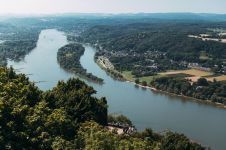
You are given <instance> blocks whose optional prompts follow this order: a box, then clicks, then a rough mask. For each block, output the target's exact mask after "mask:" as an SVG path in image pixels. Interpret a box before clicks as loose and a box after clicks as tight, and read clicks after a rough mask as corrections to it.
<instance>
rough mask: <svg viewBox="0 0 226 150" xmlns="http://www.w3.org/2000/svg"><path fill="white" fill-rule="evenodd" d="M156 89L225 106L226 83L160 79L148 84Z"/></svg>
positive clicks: (204, 80) (171, 78)
mask: <svg viewBox="0 0 226 150" xmlns="http://www.w3.org/2000/svg"><path fill="white" fill-rule="evenodd" d="M150 85H151V86H153V87H155V88H156V89H159V90H163V91H167V92H170V93H175V94H177V95H184V96H189V97H194V98H197V99H200V100H203V101H206V100H210V101H212V102H215V103H220V104H224V105H226V82H225V81H224V82H223V81H222V82H216V81H214V82H210V81H207V80H206V79H205V78H200V79H198V81H197V82H194V83H191V82H190V81H189V80H187V79H181V78H173V77H161V78H157V79H155V80H153V81H152V82H151V83H150Z"/></svg>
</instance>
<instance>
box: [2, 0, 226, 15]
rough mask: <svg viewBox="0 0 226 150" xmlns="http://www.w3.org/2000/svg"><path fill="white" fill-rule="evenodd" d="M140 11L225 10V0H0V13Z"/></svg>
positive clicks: (199, 11)
mask: <svg viewBox="0 0 226 150" xmlns="http://www.w3.org/2000/svg"><path fill="white" fill-rule="evenodd" d="M141 12H143V13H159V12H161V13H165V12H194V13H218V14H226V0H0V14H55V13H141Z"/></svg>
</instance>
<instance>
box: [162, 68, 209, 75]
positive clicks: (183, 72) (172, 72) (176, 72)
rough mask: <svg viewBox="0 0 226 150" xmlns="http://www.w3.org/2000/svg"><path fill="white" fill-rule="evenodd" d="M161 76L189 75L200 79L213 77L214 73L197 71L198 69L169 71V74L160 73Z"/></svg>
mask: <svg viewBox="0 0 226 150" xmlns="http://www.w3.org/2000/svg"><path fill="white" fill-rule="evenodd" d="M159 74H161V75H172V74H187V75H190V76H198V77H204V76H211V75H213V73H212V72H207V71H201V70H197V69H188V70H176V71H168V72H162V73H159Z"/></svg>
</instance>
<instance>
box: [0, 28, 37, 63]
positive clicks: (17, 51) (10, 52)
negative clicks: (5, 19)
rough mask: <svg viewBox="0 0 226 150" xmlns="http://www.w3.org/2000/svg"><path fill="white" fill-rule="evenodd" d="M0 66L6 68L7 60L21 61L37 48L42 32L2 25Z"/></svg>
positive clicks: (0, 30)
mask: <svg viewBox="0 0 226 150" xmlns="http://www.w3.org/2000/svg"><path fill="white" fill-rule="evenodd" d="M0 33H1V34H0V40H1V41H2V42H1V43H0V65H2V66H6V65H7V59H12V60H16V61H19V60H21V59H23V58H24V57H25V55H26V54H28V53H29V52H30V51H31V50H32V49H34V48H35V47H36V43H37V41H38V37H39V33H40V30H39V29H38V28H22V27H18V26H13V25H10V24H0Z"/></svg>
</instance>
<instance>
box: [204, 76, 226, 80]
mask: <svg viewBox="0 0 226 150" xmlns="http://www.w3.org/2000/svg"><path fill="white" fill-rule="evenodd" d="M206 79H207V80H208V81H213V80H214V79H215V80H216V81H226V75H220V76H214V77H208V78H206Z"/></svg>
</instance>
